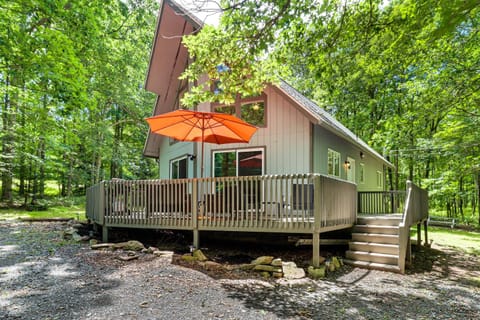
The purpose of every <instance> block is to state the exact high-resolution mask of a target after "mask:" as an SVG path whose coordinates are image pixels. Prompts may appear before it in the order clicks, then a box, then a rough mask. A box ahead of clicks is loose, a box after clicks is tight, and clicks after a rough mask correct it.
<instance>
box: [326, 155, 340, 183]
mask: <svg viewBox="0 0 480 320" xmlns="http://www.w3.org/2000/svg"><path fill="white" fill-rule="evenodd" d="M327 166H328V174H329V175H331V176H335V177H340V153H338V152H337V151H335V150H332V149H328V161H327Z"/></svg>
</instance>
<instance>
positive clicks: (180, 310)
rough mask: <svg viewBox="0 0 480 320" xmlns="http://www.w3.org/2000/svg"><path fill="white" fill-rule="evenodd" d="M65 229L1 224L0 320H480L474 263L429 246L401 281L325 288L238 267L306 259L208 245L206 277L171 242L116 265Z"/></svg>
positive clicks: (298, 254)
mask: <svg viewBox="0 0 480 320" xmlns="http://www.w3.org/2000/svg"><path fill="white" fill-rule="evenodd" d="M66 227H67V226H66V224H65V223H59V222H49V223H38V222H35V223H24V222H18V221H0V319H191V318H196V319H352V318H354V319H478V318H480V304H479V301H480V258H479V257H478V256H475V255H465V254H462V253H460V252H458V251H454V250H451V249H447V248H442V247H436V246H435V245H434V246H433V248H424V247H422V248H419V249H415V251H414V263H413V266H412V267H411V268H410V269H408V271H407V274H405V275H399V274H393V273H388V272H381V271H370V270H364V269H359V268H352V267H349V266H344V267H343V268H342V269H341V270H340V271H336V272H335V273H331V274H329V275H328V276H327V277H326V278H325V279H323V280H312V279H309V278H304V279H299V280H285V279H278V280H274V279H263V278H261V277H259V276H257V275H255V274H252V273H247V272H244V271H239V270H238V269H237V268H235V266H236V265H238V264H241V263H244V262H249V260H250V259H251V258H252V256H255V255H260V254H264V253H269V254H271V255H274V256H277V257H280V258H282V259H283V260H290V259H291V260H294V261H295V262H296V263H297V264H298V265H300V266H303V265H305V264H306V263H308V259H309V258H310V256H309V255H310V251H309V249H308V248H304V249H301V248H298V249H293V250H292V249H289V250H281V249H278V248H272V247H259V246H244V245H242V246H237V247H231V246H229V248H228V249H227V248H226V246H222V245H220V244H215V243H213V244H210V247H208V248H205V250H204V252H205V254H206V255H207V256H208V257H209V259H210V260H213V261H215V262H217V263H218V265H217V264H215V266H216V267H215V268H209V269H210V270H207V269H205V268H204V267H200V266H198V265H191V264H188V263H186V262H182V260H181V259H180V256H181V254H183V253H184V252H186V251H188V247H186V246H185V243H184V241H181V237H180V238H179V237H178V235H174V234H168V233H163V234H162V235H161V236H159V237H158V238H157V243H155V245H157V246H158V247H159V248H160V249H162V250H172V253H171V254H165V255H163V256H160V257H155V256H153V255H151V254H141V255H140V257H139V258H138V259H136V260H132V261H121V260H118V259H117V257H118V256H119V255H121V254H124V253H122V252H119V251H115V252H112V251H94V250H91V249H90V248H89V245H88V244H85V243H84V244H78V243H75V242H73V241H71V240H68V241H67V240H64V239H63V237H62V233H63V230H65V228H66ZM179 239H180V240H179ZM333 250H335V249H333ZM329 254H338V252H326V253H325V255H329Z"/></svg>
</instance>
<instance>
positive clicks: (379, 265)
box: [343, 259, 400, 273]
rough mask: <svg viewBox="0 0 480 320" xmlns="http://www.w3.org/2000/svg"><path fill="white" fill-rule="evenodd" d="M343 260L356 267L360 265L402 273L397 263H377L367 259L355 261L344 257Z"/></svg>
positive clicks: (361, 266)
mask: <svg viewBox="0 0 480 320" xmlns="http://www.w3.org/2000/svg"><path fill="white" fill-rule="evenodd" d="M343 262H344V263H345V264H348V265H351V266H354V267H359V268H366V269H375V270H381V271H389V272H396V273H400V268H399V267H398V266H397V265H391V264H385V263H376V262H366V261H355V260H350V259H343Z"/></svg>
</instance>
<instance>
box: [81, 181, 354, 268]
mask: <svg viewBox="0 0 480 320" xmlns="http://www.w3.org/2000/svg"><path fill="white" fill-rule="evenodd" d="M86 211H87V217H88V218H89V219H90V220H91V221H93V222H94V223H96V224H98V225H100V226H102V228H103V237H104V240H107V239H108V229H109V228H112V227H127V228H142V229H147V228H150V229H181V230H192V231H193V234H194V246H198V245H199V231H232V232H270V233H304V234H312V235H313V237H314V238H319V236H320V233H322V232H327V231H332V230H338V229H344V228H349V227H351V226H353V224H354V223H355V220H356V216H357V190H356V185H355V184H352V183H350V182H347V181H343V180H338V179H334V178H331V177H327V176H324V175H318V174H309V175H284V176H252V177H227V178H203V179H177V180H134V181H127V180H119V179H116V180H111V181H103V182H101V183H98V184H97V185H95V186H92V187H91V188H89V189H88V190H87V208H86ZM314 242H315V239H314ZM314 247H315V248H314V251H315V250H316V251H317V252H318V251H319V248H317V246H314ZM317 255H318V254H314V260H315V256H317Z"/></svg>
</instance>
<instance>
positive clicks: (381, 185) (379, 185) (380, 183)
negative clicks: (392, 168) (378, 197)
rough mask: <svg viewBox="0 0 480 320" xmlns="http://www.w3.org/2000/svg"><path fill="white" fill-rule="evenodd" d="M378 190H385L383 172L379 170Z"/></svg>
mask: <svg viewBox="0 0 480 320" xmlns="http://www.w3.org/2000/svg"><path fill="white" fill-rule="evenodd" d="M377 188H383V172H382V171H380V170H377Z"/></svg>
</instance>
